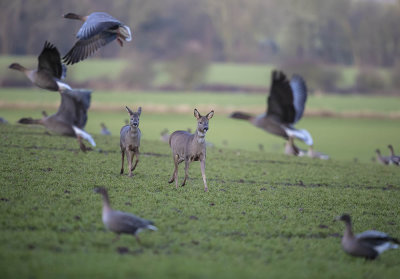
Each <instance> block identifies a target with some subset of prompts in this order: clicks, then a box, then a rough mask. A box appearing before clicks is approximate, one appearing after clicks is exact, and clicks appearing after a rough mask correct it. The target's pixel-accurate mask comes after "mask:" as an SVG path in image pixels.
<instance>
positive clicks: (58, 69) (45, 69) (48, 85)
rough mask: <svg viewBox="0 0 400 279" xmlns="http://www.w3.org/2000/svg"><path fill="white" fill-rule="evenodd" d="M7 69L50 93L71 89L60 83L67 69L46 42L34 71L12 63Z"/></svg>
mask: <svg viewBox="0 0 400 279" xmlns="http://www.w3.org/2000/svg"><path fill="white" fill-rule="evenodd" d="M9 68H10V69H14V70H17V71H20V72H22V73H24V74H25V75H26V76H27V78H28V79H29V80H30V81H31V82H32V83H33V84H35V85H36V86H37V87H40V88H43V89H46V90H50V91H61V90H64V89H71V87H70V86H69V85H68V84H66V83H64V82H63V81H62V80H63V79H64V78H65V76H66V72H67V67H66V66H65V65H63V64H62V63H61V57H60V53H59V51H58V49H57V48H56V47H55V46H54V45H52V44H51V43H49V42H47V41H46V42H45V43H44V47H43V50H42V52H41V53H40V55H39V57H38V66H37V68H36V69H32V70H29V69H27V68H25V67H24V66H22V65H20V64H19V63H12V64H11V65H10V66H9Z"/></svg>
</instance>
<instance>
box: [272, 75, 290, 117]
mask: <svg viewBox="0 0 400 279" xmlns="http://www.w3.org/2000/svg"><path fill="white" fill-rule="evenodd" d="M267 116H274V117H275V118H277V119H278V120H279V121H280V122H281V123H289V124H292V123H293V122H294V120H295V108H294V106H293V94H292V89H291V87H290V83H289V81H288V79H287V78H286V75H285V74H284V73H283V72H281V71H276V70H275V71H273V72H272V82H271V89H270V94H269V96H268V98H267Z"/></svg>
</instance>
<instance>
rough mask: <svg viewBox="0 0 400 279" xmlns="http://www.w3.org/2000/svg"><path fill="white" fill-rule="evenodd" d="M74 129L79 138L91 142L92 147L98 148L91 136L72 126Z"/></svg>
mask: <svg viewBox="0 0 400 279" xmlns="http://www.w3.org/2000/svg"><path fill="white" fill-rule="evenodd" d="M72 128H73V129H74V131H75V134H77V135H78V136H81V137H82V138H84V139H85V140H87V141H88V142H90V144H91V145H92V146H96V143H95V142H94V139H93V138H92V136H91V135H90V134H88V133H87V132H85V131H84V130H82V129H79V128H78V127H76V126H72Z"/></svg>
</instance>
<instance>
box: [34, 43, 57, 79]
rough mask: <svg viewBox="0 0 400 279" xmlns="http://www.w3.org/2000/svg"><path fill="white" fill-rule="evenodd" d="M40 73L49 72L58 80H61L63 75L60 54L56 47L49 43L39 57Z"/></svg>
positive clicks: (45, 44)
mask: <svg viewBox="0 0 400 279" xmlns="http://www.w3.org/2000/svg"><path fill="white" fill-rule="evenodd" d="M38 71H45V72H48V73H49V74H51V75H52V76H53V77H55V78H58V79H61V77H62V75H63V67H62V64H61V57H60V53H59V52H58V49H57V48H56V47H55V46H54V45H52V44H51V43H49V42H47V41H46V42H45V43H44V47H43V50H42V52H41V53H40V55H39V57H38Z"/></svg>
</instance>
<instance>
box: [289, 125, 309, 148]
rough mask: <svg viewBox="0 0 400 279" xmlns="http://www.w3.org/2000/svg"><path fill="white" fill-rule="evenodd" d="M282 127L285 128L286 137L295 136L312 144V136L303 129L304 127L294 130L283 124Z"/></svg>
mask: <svg viewBox="0 0 400 279" xmlns="http://www.w3.org/2000/svg"><path fill="white" fill-rule="evenodd" d="M282 128H283V129H284V130H285V132H286V134H287V135H288V137H295V138H297V139H299V140H301V141H303V142H304V143H305V144H307V145H308V146H312V145H313V144H314V141H313V138H312V136H311V134H310V133H309V132H308V131H307V130H304V129H302V130H296V129H291V128H288V127H284V126H282Z"/></svg>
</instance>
